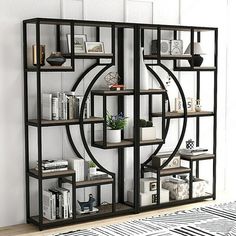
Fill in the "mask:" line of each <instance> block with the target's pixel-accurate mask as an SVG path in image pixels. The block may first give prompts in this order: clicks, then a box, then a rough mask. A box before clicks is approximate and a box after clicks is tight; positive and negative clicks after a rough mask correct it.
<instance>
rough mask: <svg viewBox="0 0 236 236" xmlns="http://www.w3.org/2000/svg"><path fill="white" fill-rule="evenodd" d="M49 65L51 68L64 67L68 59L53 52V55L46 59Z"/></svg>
mask: <svg viewBox="0 0 236 236" xmlns="http://www.w3.org/2000/svg"><path fill="white" fill-rule="evenodd" d="M46 61H47V62H48V64H50V65H51V66H62V65H63V64H64V63H65V61H66V59H65V57H63V56H62V54H61V52H52V53H51V55H50V56H49V57H48V58H47V59H46Z"/></svg>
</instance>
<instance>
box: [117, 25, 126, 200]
mask: <svg viewBox="0 0 236 236" xmlns="http://www.w3.org/2000/svg"><path fill="white" fill-rule="evenodd" d="M117 45H118V49H117V50H118V74H119V76H120V81H119V84H124V29H123V28H118V42H117ZM120 112H123V113H124V96H118V113H120ZM121 138H122V139H124V132H123V130H122V133H121ZM124 175H125V174H124V148H119V149H118V190H119V191H118V202H121V203H123V202H124Z"/></svg>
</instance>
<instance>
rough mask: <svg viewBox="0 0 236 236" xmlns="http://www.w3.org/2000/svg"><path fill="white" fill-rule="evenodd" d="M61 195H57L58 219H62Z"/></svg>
mask: <svg viewBox="0 0 236 236" xmlns="http://www.w3.org/2000/svg"><path fill="white" fill-rule="evenodd" d="M62 217H63V215H62V194H61V193H60V194H59V218H60V219H62Z"/></svg>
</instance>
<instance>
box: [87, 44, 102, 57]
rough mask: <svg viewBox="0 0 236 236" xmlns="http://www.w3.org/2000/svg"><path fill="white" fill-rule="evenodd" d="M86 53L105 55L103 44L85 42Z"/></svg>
mask: <svg viewBox="0 0 236 236" xmlns="http://www.w3.org/2000/svg"><path fill="white" fill-rule="evenodd" d="M85 49H86V53H98V54H100V53H105V51H104V44H103V42H85Z"/></svg>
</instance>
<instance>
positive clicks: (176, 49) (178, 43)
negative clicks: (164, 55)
mask: <svg viewBox="0 0 236 236" xmlns="http://www.w3.org/2000/svg"><path fill="white" fill-rule="evenodd" d="M170 54H171V55H182V54H183V40H171V42H170Z"/></svg>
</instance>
